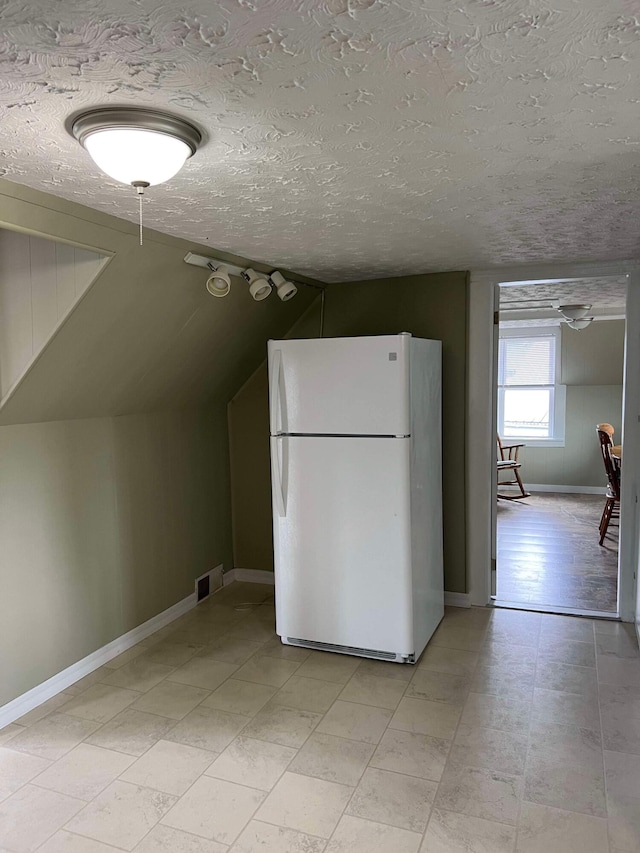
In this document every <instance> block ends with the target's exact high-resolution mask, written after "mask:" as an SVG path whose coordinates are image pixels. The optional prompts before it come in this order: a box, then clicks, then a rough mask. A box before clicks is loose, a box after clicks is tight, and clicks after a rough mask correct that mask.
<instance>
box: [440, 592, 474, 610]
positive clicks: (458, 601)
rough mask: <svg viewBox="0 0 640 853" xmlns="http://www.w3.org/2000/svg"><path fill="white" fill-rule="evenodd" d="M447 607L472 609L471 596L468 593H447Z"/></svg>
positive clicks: (445, 601) (445, 599)
mask: <svg viewBox="0 0 640 853" xmlns="http://www.w3.org/2000/svg"><path fill="white" fill-rule="evenodd" d="M444 603H445V606H446V607H471V596H470V595H469V594H468V593H467V592H445V594H444Z"/></svg>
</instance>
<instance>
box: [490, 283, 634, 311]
mask: <svg viewBox="0 0 640 853" xmlns="http://www.w3.org/2000/svg"><path fill="white" fill-rule="evenodd" d="M626 301H627V279H626V277H625V276H621V277H620V276H606V277H605V278H576V279H572V280H571V281H562V282H554V283H547V282H540V283H535V284H523V285H519V286H515V287H501V288H500V307H501V308H502V309H505V308H522V309H528V308H546V307H547V306H548V305H550V304H554V305H555V304H556V303H558V304H560V305H571V304H576V303H581V302H583V303H587V302H588V303H590V304H591V305H593V306H594V308H608V309H612V310H618V311H621V312H622V313H624V311H625V306H626Z"/></svg>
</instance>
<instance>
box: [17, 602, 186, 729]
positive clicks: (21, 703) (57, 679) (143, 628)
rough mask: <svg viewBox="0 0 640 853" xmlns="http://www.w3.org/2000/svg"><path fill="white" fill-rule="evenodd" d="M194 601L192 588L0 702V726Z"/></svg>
mask: <svg viewBox="0 0 640 853" xmlns="http://www.w3.org/2000/svg"><path fill="white" fill-rule="evenodd" d="M196 604H197V598H196V594H195V592H194V593H193V594H192V595H188V596H187V597H186V598H183V599H182V601H179V602H178V603H177V604H174V605H173V606H172V607H169V608H167V609H166V610H163V611H162V613H158V615H157V616H153V617H152V618H151V619H148V620H147V621H146V622H143V623H142V625H138V627H137V628H133V630H131V631H128V632H127V633H126V634H123V635H122V636H121V637H117V638H116V639H115V640H112V641H111V642H110V643H107V645H106V646H102V648H101V649H97V650H96V651H95V652H92V653H91V654H90V655H87V657H85V658H82V660H79V661H78V662H77V663H74V664H72V665H71V666H68V667H67V668H66V669H63V670H62V672H58V673H57V674H56V675H54V676H52V677H51V678H49V679H47V681H43V682H42V684H38V685H37V687H34V688H33V689H32V690H28V691H27V692H26V693H23V694H22V696H18V697H17V698H16V699H13V700H12V701H11V702H8V703H7V704H6V705H3V706H2V707H1V708H0V729H2V728H4V727H5V726H8V725H9V723H12V722H13V721H14V720H18V719H19V718H20V717H22V716H23V715H24V714H26V713H27V712H28V711H32V710H33V709H34V708H37V707H38V705H42V703H43V702H46V701H47V699H51V697H52V696H55V695H56V694H57V693H60V692H61V691H63V690H64V689H65V688H67V687H69V686H70V685H72V684H75V682H76V681H78V680H79V679H80V678H84V677H85V675H89V674H90V673H92V672H93V671H94V670H95V669H98V667H100V666H102V665H103V664H105V663H107V662H108V661H110V660H113V658H115V657H117V656H118V655H120V654H122V652H126V651H127V649H130V648H131V647H132V646H135V645H136V643H139V642H140V641H141V640H144V639H146V637H149V636H150V635H151V634H154V633H155V632H156V631H159V630H160V628H164V626H165V625H168V624H169V623H170V622H173V621H174V619H177V618H178V617H179V616H182V615H183V614H184V613H187V612H188V611H189V610H192V609H193V608H194V607H195V606H196Z"/></svg>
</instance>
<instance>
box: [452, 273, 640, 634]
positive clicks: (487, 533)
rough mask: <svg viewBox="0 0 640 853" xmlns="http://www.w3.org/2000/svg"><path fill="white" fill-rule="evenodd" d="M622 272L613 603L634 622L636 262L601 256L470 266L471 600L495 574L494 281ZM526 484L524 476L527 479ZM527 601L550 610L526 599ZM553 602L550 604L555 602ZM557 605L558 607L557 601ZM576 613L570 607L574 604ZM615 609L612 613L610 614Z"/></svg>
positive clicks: (638, 389) (639, 432)
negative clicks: (599, 259)
mask: <svg viewBox="0 0 640 853" xmlns="http://www.w3.org/2000/svg"><path fill="white" fill-rule="evenodd" d="M600 276H626V277H627V335H626V337H625V344H624V346H625V367H624V370H625V389H624V403H623V416H622V426H623V432H624V436H625V438H624V443H625V447H626V448H627V454H626V456H625V476H624V477H623V480H622V486H621V496H622V500H621V507H622V512H621V518H620V539H619V575H618V607H617V613H618V614H619V618H621V619H622V620H624V621H635V612H636V583H635V567H636V564H637V561H638V547H637V546H638V543H637V536H636V533H637V504H636V500H635V497H636V493H637V489H638V484H639V477H638V471H639V468H640V445H639V442H638V439H639V438H640V429H639V426H638V423H639V422H638V412H639V411H640V376H639V375H638V371H637V369H636V365H637V364H638V363H639V362H640V333H639V332H640V264H639V263H638V262H633V261H629V262H607V263H600V264H598V263H586V264H539V265H523V266H515V267H509V268H501V269H494V270H486V271H477V272H472V273H471V287H470V316H469V362H468V369H469V433H468V467H467V470H468V478H469V496H470V500H469V504H468V545H469V565H468V578H469V584H468V594H469V603H471V604H478V605H486V604H487V603H492V597H491V592H492V580H494V581H495V578H496V573H495V569H496V560H497V536H496V525H495V524H494V520H495V516H496V515H497V510H496V503H497V501H496V491H497V490H496V478H495V469H496V462H495V459H496V453H495V440H496V426H497V417H496V410H495V408H494V399H495V384H494V383H495V377H494V364H497V348H498V334H497V328H496V334H495V336H494V331H493V330H494V326H493V322H494V318H495V321H496V323H497V317H496V315H495V312H497V310H498V308H499V305H498V295H499V291H498V285H500V284H506V283H511V284H513V285H515V284H527V283H532V282H541V281H545V282H546V283H547V284H549V285H555V284H559V283H562V282H565V281H567V280H574V279H577V278H596V277H600ZM525 483H526V481H525ZM522 606H524V607H525V608H530V609H549V608H548V607H544V608H542V607H537V606H536V605H534V604H533V603H529V602H524V603H523V604H522ZM554 609H555V608H554ZM557 609H558V610H559V611H562V608H561V607H559V608H557ZM574 612H575V611H574ZM610 615H613V616H614V618H615V614H610Z"/></svg>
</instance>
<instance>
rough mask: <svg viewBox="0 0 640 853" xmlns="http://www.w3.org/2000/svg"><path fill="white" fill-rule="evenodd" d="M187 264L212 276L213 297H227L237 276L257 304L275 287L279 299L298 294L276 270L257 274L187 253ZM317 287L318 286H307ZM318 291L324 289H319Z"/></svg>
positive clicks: (293, 286) (208, 285)
mask: <svg viewBox="0 0 640 853" xmlns="http://www.w3.org/2000/svg"><path fill="white" fill-rule="evenodd" d="M184 261H185V263H187V264H192V265H193V266H195V267H203V268H204V269H207V270H209V271H210V272H211V273H212V275H210V276H209V278H208V279H207V290H208V292H209V293H210V294H211V295H212V296H226V295H227V294H228V293H229V291H230V290H231V276H232V275H237V276H240V277H241V278H243V279H244V280H245V281H247V282H248V283H249V293H250V294H251V296H252V297H253V299H255V301H256V302H262V300H263V299H266V298H267V297H268V296H269V294H270V293H271V291H272V290H273V288H274V287H275V289H276V292H277V294H278V297H279V299H280V300H281V301H282V302H288V301H289V299H293V297H294V296H295V295H296V293H297V292H298V288H297V287H296V285H295V284H294V283H293V282H292V281H288V280H287V279H286V278H285V277H284V276H283V275H282V273H281V272H279V271H278V270H274V271H273V272H272V273H271V275H266V274H264V273H257V272H256V271H255V270H254V269H251V267H249V269H243V268H242V267H238V266H234V264H227V263H225V262H224V261H219V260H218V259H217V258H207V257H205V256H204V255H196V254H195V253H194V252H187V254H186V255H185V257H184ZM307 286H308V287H316V285H307ZM317 289H318V290H323V288H320V287H318V288H317Z"/></svg>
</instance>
